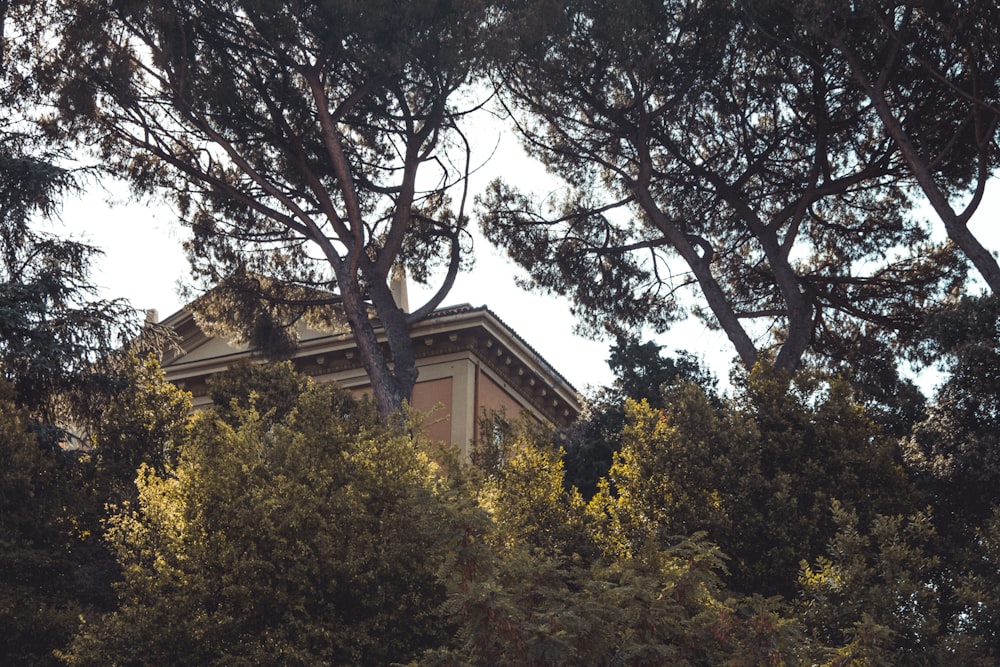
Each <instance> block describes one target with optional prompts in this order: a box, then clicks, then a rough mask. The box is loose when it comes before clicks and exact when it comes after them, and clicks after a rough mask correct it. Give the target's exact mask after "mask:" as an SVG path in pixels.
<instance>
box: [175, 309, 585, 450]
mask: <svg viewBox="0 0 1000 667" xmlns="http://www.w3.org/2000/svg"><path fill="white" fill-rule="evenodd" d="M162 324H163V325H166V326H169V327H170V328H172V329H173V330H174V331H175V332H176V334H177V335H178V338H179V351H176V352H173V353H168V354H167V356H166V357H165V358H164V359H163V369H164V371H165V373H166V377H167V379H168V380H170V381H171V382H173V383H175V384H176V385H178V386H179V387H180V388H182V389H184V390H186V391H189V392H191V393H192V395H193V397H194V406H195V408H196V409H197V408H203V407H206V406H207V405H209V404H210V399H209V397H208V382H209V381H210V379H211V377H212V376H213V375H214V374H216V373H219V372H221V371H224V370H225V369H227V368H228V367H230V366H231V365H233V364H234V363H236V362H239V361H243V360H247V359H251V358H253V353H252V351H251V350H250V349H248V348H247V347H246V346H241V345H236V344H234V343H232V342H231V341H228V340H224V339H221V338H214V337H212V336H209V335H207V334H205V332H203V331H202V329H201V328H200V327H199V326H198V323H197V322H196V320H195V316H194V313H193V312H192V311H191V310H189V309H187V308H185V309H182V310H180V311H178V312H177V313H175V314H173V315H171V316H170V317H168V318H167V319H165V320H164V321H163V322H162ZM411 337H412V339H413V342H414V352H415V355H416V358H417V369H418V371H419V377H418V379H417V384H416V387H415V388H414V391H413V400H412V404H413V407H415V408H416V409H418V410H420V411H422V412H425V413H429V415H430V417H429V419H428V435H429V436H430V437H431V438H433V439H435V440H442V441H445V442H448V443H451V444H454V445H458V446H459V447H461V448H462V449H463V451H464V452H466V453H467V451H468V446H469V444H470V443H471V442H473V441H474V440H475V439H476V437H477V435H478V430H479V417H480V416H481V414H482V412H483V411H484V410H486V411H487V412H488V411H491V410H499V409H504V410H506V413H507V414H508V415H512V416H514V415H520V414H522V413H523V414H526V415H530V416H531V417H533V418H534V419H537V420H539V421H541V422H549V423H552V424H555V425H565V424H568V423H569V422H571V421H572V420H573V419H575V418H576V416H577V414H579V411H580V403H579V398H578V395H577V392H576V390H575V389H574V388H573V387H572V386H571V385H570V384H569V383H568V382H567V381H566V380H565V379H564V378H563V377H562V376H561V375H560V374H559V373H558V372H557V371H556V370H555V369H554V368H552V367H551V366H550V365H549V364H548V363H547V362H546V361H545V360H544V359H542V358H541V356H539V354H538V353H537V352H535V350H533V349H532V348H531V346H530V345H528V344H527V343H526V342H525V341H524V339H522V338H521V337H520V336H518V335H517V334H516V333H515V332H514V331H512V330H511V329H510V327H508V326H507V325H506V324H504V322H503V321H502V320H500V318H498V317H497V316H496V315H495V314H494V313H493V312H491V311H490V310H489V309H488V308H486V307H485V306H481V307H478V308H474V307H472V306H469V305H461V306H454V307H450V308H444V309H441V310H438V311H435V312H434V313H432V314H431V315H430V316H429V317H427V318H426V319H424V320H423V321H422V322H420V323H418V324H416V325H415V326H414V327H413V329H412V330H411ZM292 363H293V364H294V366H295V368H296V369H297V370H298V371H300V372H302V373H305V374H307V375H309V376H311V377H312V378H313V379H314V380H316V381H317V382H331V381H335V382H338V383H340V385H341V386H343V387H344V388H346V389H348V390H351V391H354V392H357V393H364V392H365V390H366V388H368V386H369V383H368V376H367V375H366V374H365V371H364V369H363V368H362V366H361V363H360V361H359V359H358V355H357V348H356V346H355V345H354V341H353V339H352V337H351V335H350V333H349V332H344V333H328V332H321V331H315V330H311V329H308V328H306V327H303V328H301V329H300V330H299V346H298V349H297V350H296V352H295V353H294V356H293V358H292Z"/></svg>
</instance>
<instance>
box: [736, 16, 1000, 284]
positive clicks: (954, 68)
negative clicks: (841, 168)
mask: <svg viewBox="0 0 1000 667" xmlns="http://www.w3.org/2000/svg"><path fill="white" fill-rule="evenodd" d="M747 6H748V7H749V8H751V9H750V14H751V15H752V16H754V19H755V20H756V21H758V22H759V25H760V26H761V27H762V28H763V30H764V31H765V32H767V33H769V34H771V35H774V36H775V39H776V41H778V42H780V43H783V44H784V46H786V47H787V48H789V49H792V50H798V49H800V48H802V44H803V43H807V44H808V45H809V47H810V48H818V49H821V50H823V52H824V54H823V57H824V58H829V59H830V62H831V63H832V64H836V65H838V66H837V67H831V68H830V72H831V74H832V75H835V78H832V79H831V83H832V84H833V85H838V86H844V87H852V88H854V89H856V90H858V91H860V92H861V93H862V94H863V95H864V96H865V99H866V104H867V105H869V106H870V108H871V109H872V110H874V111H875V112H876V113H877V118H878V123H879V127H878V132H879V134H881V135H883V136H886V137H888V138H889V139H891V141H892V142H893V144H895V146H896V147H897V148H898V150H899V154H900V156H901V158H902V160H903V162H904V164H905V165H906V168H907V170H908V172H909V177H910V179H912V182H913V184H914V185H915V186H916V188H918V189H919V191H920V192H921V193H922V194H923V195H924V196H925V197H926V199H927V202H928V203H929V204H930V205H931V208H932V209H933V210H934V212H935V213H936V214H937V216H938V218H939V219H940V220H941V222H942V223H943V224H944V228H945V230H946V232H947V234H948V238H949V239H951V241H952V242H953V243H954V244H955V246H956V247H958V248H959V249H960V250H961V252H962V253H963V254H964V255H965V257H966V258H967V259H968V260H969V262H971V263H972V264H973V265H974V266H975V268H976V270H977V271H978V272H979V274H980V276H982V278H983V280H984V281H985V282H986V284H987V285H989V288H990V290H991V291H993V292H996V291H997V290H1000V265H998V263H997V259H996V257H994V256H993V255H992V254H991V253H990V252H989V250H988V249H987V248H986V247H985V246H984V245H983V243H982V241H981V240H980V239H979V238H977V237H976V235H975V234H974V233H973V231H972V230H971V229H970V228H969V223H970V222H971V220H972V216H973V215H974V214H975V213H976V211H977V210H978V209H979V206H980V204H981V203H982V201H983V196H984V193H985V189H986V185H987V183H988V181H989V180H990V179H991V178H992V177H993V175H994V174H995V173H996V168H997V166H998V159H1000V152H998V151H997V149H996V143H997V142H996V139H997V132H998V129H1000V59H998V55H1000V54H998V51H997V44H998V42H1000V35H998V33H997V24H998V22H1000V10H998V9H997V5H996V3H995V2H990V1H988V0H986V1H983V0H957V1H948V2H937V3H931V4H926V3H918V2H902V1H899V2H876V3H856V4H850V5H848V4H844V3H838V2H817V3H810V4H809V5H808V7H807V6H805V5H801V4H797V3H791V4H788V3H777V2H771V1H770V0H767V1H766V2H760V3H757V2H754V3H747ZM754 10H757V11H756V12H754Z"/></svg>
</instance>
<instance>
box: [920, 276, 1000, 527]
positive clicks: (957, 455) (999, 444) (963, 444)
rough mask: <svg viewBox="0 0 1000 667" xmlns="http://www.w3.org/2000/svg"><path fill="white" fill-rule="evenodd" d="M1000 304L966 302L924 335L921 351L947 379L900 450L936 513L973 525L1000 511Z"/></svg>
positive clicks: (980, 300)
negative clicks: (993, 509) (994, 508)
mask: <svg viewBox="0 0 1000 667" xmlns="http://www.w3.org/2000/svg"><path fill="white" fill-rule="evenodd" d="M998 324H1000V300H998V298H997V297H995V296H984V297H976V298H967V299H963V300H962V301H961V302H959V303H957V304H955V305H954V306H953V307H951V308H948V309H945V310H942V311H941V312H940V313H938V314H937V315H936V317H934V318H933V319H932V320H931V321H930V322H929V324H928V326H927V327H926V328H925V330H924V335H925V340H924V341H923V343H922V345H921V349H920V350H919V352H920V354H921V356H922V357H923V358H924V359H926V360H932V359H933V360H936V361H937V364H938V367H939V369H940V370H941V371H943V372H944V377H943V380H942V382H941V383H940V385H939V386H938V387H937V389H936V390H935V393H934V397H933V400H932V402H931V405H930V407H929V409H928V411H927V415H926V418H925V419H924V420H922V421H921V422H920V423H918V424H916V425H915V426H914V428H913V431H912V433H910V434H908V436H909V437H907V438H906V440H905V441H904V443H903V451H904V456H905V459H906V462H907V464H908V465H909V466H910V468H911V470H913V471H914V472H915V473H916V475H917V478H918V479H919V480H920V481H921V483H922V484H923V486H924V488H925V489H926V490H927V491H928V492H929V494H930V497H931V499H932V502H933V503H934V505H935V508H936V509H937V511H938V512H939V513H941V514H943V515H945V516H950V517H953V518H954V519H956V520H959V519H960V520H959V523H963V524H964V523H965V522H966V521H969V522H971V524H972V525H973V526H976V525H978V524H979V521H980V520H982V519H984V518H985V517H986V516H988V515H989V513H990V511H991V507H992V506H993V505H997V504H1000V495H998V484H1000V437H998V433H1000V431H998V428H1000V333H998V331H1000V330H998V328H997V325H998Z"/></svg>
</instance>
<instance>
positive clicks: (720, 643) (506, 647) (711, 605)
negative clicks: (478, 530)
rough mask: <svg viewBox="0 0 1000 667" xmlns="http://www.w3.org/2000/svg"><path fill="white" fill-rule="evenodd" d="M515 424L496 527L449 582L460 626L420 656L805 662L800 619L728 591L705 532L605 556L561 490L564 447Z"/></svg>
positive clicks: (492, 500)
mask: <svg viewBox="0 0 1000 667" xmlns="http://www.w3.org/2000/svg"><path fill="white" fill-rule="evenodd" d="M507 434H508V436H510V437H512V441H511V442H509V443H506V444H507V445H509V447H508V448H506V449H504V450H503V451H504V452H505V454H504V456H503V457H500V459H498V460H502V461H503V463H502V464H501V465H500V466H499V467H498V468H496V469H494V470H492V471H491V472H490V474H489V475H488V476H487V479H486V480H485V481H484V482H483V489H482V491H481V493H480V498H481V499H482V502H483V504H484V506H485V507H487V509H488V510H489V512H490V516H491V517H492V519H493V522H494V523H493V527H492V530H490V531H489V532H488V533H487V535H486V538H487V539H486V543H485V544H483V545H481V548H479V549H478V550H468V551H467V552H466V560H465V561H464V567H463V568H461V569H459V570H457V571H456V572H455V579H454V581H453V583H452V589H453V591H455V592H454V594H453V595H452V597H451V600H450V604H449V609H450V610H451V612H452V614H453V615H454V617H455V618H457V619H459V620H461V623H462V625H461V628H460V631H459V633H458V635H457V636H456V641H455V643H453V644H452V645H451V646H449V647H447V648H442V649H440V650H437V651H433V652H431V653H429V654H428V655H427V656H425V658H424V660H423V664H427V665H608V664H627V665H673V664H677V665H681V664H686V665H719V664H734V665H737V664H738V665H753V664H798V662H800V658H801V656H802V655H803V653H802V643H801V642H800V640H799V638H800V635H799V630H798V626H797V624H796V623H795V622H794V621H793V620H789V619H788V618H787V617H785V616H783V615H782V610H781V609H780V608H779V606H778V605H777V604H776V603H774V602H773V601H767V600H763V599H760V598H746V599H727V597H726V596H725V595H724V594H723V586H722V581H721V579H720V573H721V572H722V564H723V556H722V555H721V554H720V552H719V550H718V549H717V548H716V547H715V546H714V545H712V544H711V543H709V542H707V541H706V540H705V539H704V536H703V535H695V536H693V537H690V538H686V537H678V538H675V539H673V540H671V541H670V542H669V543H667V542H655V541H653V540H646V541H644V542H642V543H641V544H638V543H636V544H635V545H634V547H635V548H634V549H631V550H618V551H610V552H606V553H605V554H602V553H601V550H600V549H599V548H598V547H599V545H601V544H602V543H603V532H602V531H603V530H604V528H603V526H601V525H600V524H597V523H594V522H592V521H591V520H590V519H589V517H588V516H587V514H586V512H585V511H584V506H583V503H582V500H581V499H580V496H579V494H577V493H576V492H575V490H571V491H566V490H565V489H564V488H563V479H562V477H563V470H562V464H561V460H560V451H559V450H557V449H555V448H554V447H553V446H552V444H551V442H550V441H548V440H544V439H542V440H539V439H538V433H537V432H536V433H534V434H533V435H531V434H526V433H525V432H524V431H523V430H519V429H517V428H514V429H509V430H508V431H507ZM500 444H501V445H503V444H504V443H500ZM491 460H492V459H491Z"/></svg>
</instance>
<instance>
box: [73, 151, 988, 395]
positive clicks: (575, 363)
mask: <svg viewBox="0 0 1000 667" xmlns="http://www.w3.org/2000/svg"><path fill="white" fill-rule="evenodd" d="M478 137H479V139H480V140H481V141H482V142H483V143H482V145H479V146H477V147H475V149H476V150H477V151H478V154H480V155H490V154H491V153H493V150H494V147H496V154H495V155H494V156H493V159H491V160H490V163H489V165H488V166H487V167H486V168H484V169H482V170H481V171H480V172H478V173H477V174H475V175H474V177H473V182H472V185H471V191H472V193H475V192H477V191H478V190H480V189H482V188H483V187H484V186H485V185H486V183H488V182H489V180H491V179H492V178H493V177H495V175H497V174H501V175H503V176H505V177H507V178H511V180H516V182H519V183H528V184H529V187H530V184H536V185H537V184H539V183H546V182H551V180H550V179H549V177H548V176H547V175H546V174H545V172H544V169H543V168H542V167H541V166H540V165H538V164H535V163H533V162H531V161H530V160H529V159H528V158H526V157H525V156H524V155H523V153H522V152H521V150H520V148H519V146H518V145H517V143H516V140H514V139H513V138H512V137H511V135H502V134H500V133H499V132H496V131H494V132H483V133H480V134H479V135H478ZM500 137H503V140H500ZM512 175H514V177H513V178H512ZM993 185H994V186H997V184H996V183H994V184H993ZM998 211H1000V186H997V187H992V188H991V191H990V193H989V198H988V201H987V202H985V203H984V205H983V206H982V207H981V209H980V211H979V212H978V213H977V215H976V217H975V219H974V225H973V228H974V230H975V231H976V232H977V233H980V234H982V237H983V238H986V239H988V241H987V244H988V247H990V248H991V249H992V250H994V251H997V250H1000V234H998V233H996V232H992V233H991V231H992V230H996V229H997V228H998V227H1000V225H998V224H997V223H998V222H1000V221H998V220H997V215H998ZM62 218H63V223H64V225H65V230H61V231H69V232H70V233H71V234H72V235H74V236H75V237H76V238H79V239H81V240H84V241H86V242H88V243H91V244H93V245H95V246H97V247H99V248H101V249H102V250H103V251H104V253H105V254H104V256H103V257H102V258H98V260H97V262H96V263H95V266H94V269H93V273H92V278H93V282H94V283H95V284H96V285H98V286H99V287H100V288H101V289H102V292H103V296H105V297H107V298H125V299H128V300H129V301H130V302H131V303H132V305H133V306H135V307H136V308H140V309H150V308H155V309H156V310H157V311H158V312H159V315H160V318H161V319H162V318H164V317H166V316H168V315H170V314H171V313H173V312H175V311H176V310H178V309H179V308H180V307H181V306H182V305H183V304H182V301H181V298H180V296H179V295H178V284H179V283H180V282H183V281H185V280H186V279H187V275H188V265H187V261H186V259H185V258H184V255H183V252H182V250H181V243H182V242H183V240H184V238H185V237H186V234H187V230H185V229H183V228H181V227H180V225H178V224H177V223H176V222H175V220H174V217H173V215H172V214H171V212H170V210H169V208H167V207H165V206H158V205H155V204H141V203H135V202H131V201H129V200H128V197H127V192H126V189H125V188H124V186H121V185H120V184H119V185H118V186H117V187H116V188H115V192H108V191H105V190H104V189H103V188H102V187H100V186H97V185H94V186H92V187H91V188H90V190H89V191H88V192H87V193H86V194H85V195H84V196H83V197H81V198H79V199H71V200H69V201H67V202H66V204H65V207H64V210H63V214H62ZM991 228H992V229H991ZM475 252H476V259H475V268H474V270H473V271H472V272H470V273H465V274H460V275H459V277H458V279H457V281H456V284H455V287H454V288H453V290H452V291H451V293H450V295H449V296H448V297H447V298H446V299H445V301H444V304H443V305H454V304H460V303H469V304H471V305H473V306H481V305H486V306H488V307H489V308H490V309H491V310H493V312H495V313H496V314H497V315H498V316H499V317H500V318H501V319H502V320H504V321H505V322H506V323H507V324H508V325H509V326H510V327H511V328H512V329H513V330H514V331H516V332H517V333H518V334H519V335H521V337H522V338H524V339H525V340H526V341H527V342H528V344H529V345H531V346H532V347H534V348H535V349H536V350H537V351H538V352H539V353H540V354H541V355H542V356H543V357H544V358H545V359H546V360H547V361H548V362H549V363H550V364H551V365H552V366H553V367H554V368H555V369H556V370H558V371H559V372H560V373H562V374H563V376H565V377H566V378H567V379H568V380H569V381H570V382H571V383H572V384H573V385H574V386H575V387H576V388H577V390H579V391H585V390H586V389H587V388H588V386H592V387H598V386H601V385H604V384H607V383H609V382H611V380H612V374H611V372H610V370H609V369H608V366H607V363H606V359H607V357H608V346H609V344H610V343H609V342H608V341H593V340H588V339H585V338H582V337H580V336H578V335H576V334H574V333H573V327H574V318H573V316H572V315H571V314H570V312H569V307H568V304H566V303H565V302H564V301H562V300H560V299H556V298H552V297H545V296H541V295H538V294H532V293H528V292H525V291H523V290H521V289H520V288H518V287H517V286H516V285H515V284H514V276H515V275H516V273H517V271H518V269H517V268H516V267H514V265H513V264H511V263H510V262H509V261H508V260H507V259H506V257H505V256H504V255H503V253H502V251H500V250H497V249H495V248H493V247H491V246H490V245H489V244H488V243H487V242H486V241H485V240H482V239H480V240H479V241H478V242H477V243H476V247H475ZM409 296H410V304H411V307H416V306H418V305H420V303H422V300H421V293H420V292H419V290H417V289H416V288H415V287H414V286H413V285H411V286H410V295H409ZM425 296H426V295H425ZM658 341H659V342H660V343H661V344H663V345H665V348H666V349H665V352H667V353H671V352H674V351H676V350H688V351H690V352H692V353H694V354H696V355H698V356H700V357H702V358H704V359H706V360H707V362H708V364H709V365H710V367H711V368H712V369H713V371H714V372H715V373H716V375H718V376H719V379H720V380H721V381H722V382H723V383H724V384H725V383H726V378H727V376H728V373H729V369H730V367H731V365H732V362H733V360H734V358H735V354H734V351H733V349H732V347H731V346H730V344H729V341H728V340H727V339H726V337H725V336H724V335H723V334H722V333H720V332H715V331H710V330H708V329H707V328H706V327H704V326H703V325H701V324H700V323H697V322H694V321H691V322H686V323H683V324H680V325H678V326H676V327H675V328H674V329H673V330H672V331H671V332H669V333H668V334H667V335H664V336H661V337H659V338H658Z"/></svg>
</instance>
